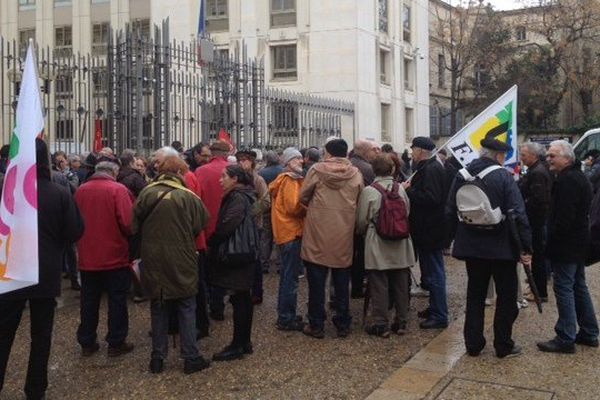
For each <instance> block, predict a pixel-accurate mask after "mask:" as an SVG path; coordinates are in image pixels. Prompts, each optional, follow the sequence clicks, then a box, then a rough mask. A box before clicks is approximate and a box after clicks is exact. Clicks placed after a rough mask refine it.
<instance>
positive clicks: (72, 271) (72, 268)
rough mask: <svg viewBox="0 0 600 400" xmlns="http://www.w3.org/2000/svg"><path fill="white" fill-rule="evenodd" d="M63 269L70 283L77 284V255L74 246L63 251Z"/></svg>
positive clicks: (69, 246)
mask: <svg viewBox="0 0 600 400" xmlns="http://www.w3.org/2000/svg"><path fill="white" fill-rule="evenodd" d="M65 267H66V269H67V273H68V274H69V279H70V280H71V282H77V253H76V251H75V245H74V244H72V245H68V246H67V247H66V249H65Z"/></svg>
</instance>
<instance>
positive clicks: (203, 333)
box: [196, 328, 210, 340]
mask: <svg viewBox="0 0 600 400" xmlns="http://www.w3.org/2000/svg"><path fill="white" fill-rule="evenodd" d="M209 336H210V334H209V333H208V328H207V329H198V333H197V334H196V340H200V339H204V338H207V337H209Z"/></svg>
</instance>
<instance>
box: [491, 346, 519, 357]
mask: <svg viewBox="0 0 600 400" xmlns="http://www.w3.org/2000/svg"><path fill="white" fill-rule="evenodd" d="M522 352H523V349H521V346H517V345H516V344H515V345H514V346H513V348H512V350H511V351H510V352H509V353H506V354H497V353H496V356H497V357H498V358H513V357H516V356H520V355H521V353H522Z"/></svg>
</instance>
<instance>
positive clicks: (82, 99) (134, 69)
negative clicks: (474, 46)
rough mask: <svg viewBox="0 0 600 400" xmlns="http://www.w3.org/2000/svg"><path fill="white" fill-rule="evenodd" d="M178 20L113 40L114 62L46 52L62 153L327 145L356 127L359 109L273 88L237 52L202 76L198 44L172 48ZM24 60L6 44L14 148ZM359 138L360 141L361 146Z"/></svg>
mask: <svg viewBox="0 0 600 400" xmlns="http://www.w3.org/2000/svg"><path fill="white" fill-rule="evenodd" d="M168 32H169V29H168V20H167V21H164V22H163V23H162V26H161V27H160V28H159V27H158V26H155V27H154V32H153V35H152V38H147V37H146V35H142V34H141V32H140V30H139V29H137V30H134V29H132V28H131V27H130V26H128V27H127V28H126V29H125V30H122V31H119V32H112V31H111V32H110V35H109V40H108V43H106V55H99V54H97V53H96V52H94V53H93V54H84V55H82V54H79V53H74V54H72V56H70V57H56V52H54V51H53V49H51V48H48V47H46V48H40V47H37V46H36V52H35V53H36V57H37V63H38V68H39V76H40V87H41V92H42V102H43V105H44V112H45V115H44V118H45V122H46V124H45V135H46V138H47V139H48V140H49V142H50V144H51V148H52V150H64V151H66V152H68V153H82V152H85V151H90V150H91V149H92V148H93V145H94V137H95V134H96V132H98V133H99V134H101V136H102V145H103V146H109V147H111V148H113V149H114V150H115V151H118V152H120V151H122V150H123V149H125V148H132V149H136V150H137V151H139V152H140V153H148V152H149V151H151V150H153V149H156V148H159V147H161V146H164V145H168V144H170V143H171V142H172V141H174V140H178V141H181V142H182V143H183V144H184V146H185V147H191V146H193V145H195V144H196V143H198V142H200V141H202V142H210V141H212V140H215V139H216V137H217V135H218V133H219V131H220V130H221V129H224V130H226V131H227V132H228V133H230V134H231V138H232V140H233V141H234V143H235V144H236V146H238V147H240V148H241V147H257V148H272V147H283V146H288V145H295V146H299V147H307V146H311V145H321V144H323V142H324V140H325V139H326V138H327V137H329V136H341V135H342V130H343V128H344V127H348V126H350V128H349V129H353V123H347V122H346V123H344V119H346V120H350V121H351V122H353V118H354V106H353V104H352V103H347V102H342V101H338V100H333V99H325V98H321V97H317V96H311V95H305V94H299V93H292V92H288V91H282V90H277V89H273V88H267V87H266V86H265V69H264V65H263V61H262V60H256V59H250V58H248V57H247V56H246V51H245V49H244V48H243V47H242V49H241V50H239V49H236V50H235V51H234V52H233V53H230V56H223V55H222V54H221V53H218V52H217V53H215V59H214V61H213V62H211V63H209V64H207V65H203V66H199V64H198V53H197V47H196V43H195V42H191V43H181V42H175V41H170V40H169V34H168ZM23 67H24V60H23V59H22V58H21V54H20V52H19V45H18V43H17V42H16V41H7V40H4V39H3V38H0V129H1V130H2V131H1V132H0V138H1V142H2V144H5V143H9V142H10V135H11V133H12V129H13V128H14V124H15V111H16V106H17V102H18V93H19V88H20V81H21V76H22V70H23ZM352 134H353V132H352V133H351V134H350V136H352Z"/></svg>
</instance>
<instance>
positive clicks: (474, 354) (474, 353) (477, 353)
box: [467, 350, 481, 357]
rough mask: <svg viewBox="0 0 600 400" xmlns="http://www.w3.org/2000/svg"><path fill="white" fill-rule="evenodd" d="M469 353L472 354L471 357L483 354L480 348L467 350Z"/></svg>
mask: <svg viewBox="0 0 600 400" xmlns="http://www.w3.org/2000/svg"><path fill="white" fill-rule="evenodd" d="M467 354H468V355H470V356H471V357H477V356H479V355H480V354H481V350H479V351H475V350H467Z"/></svg>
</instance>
